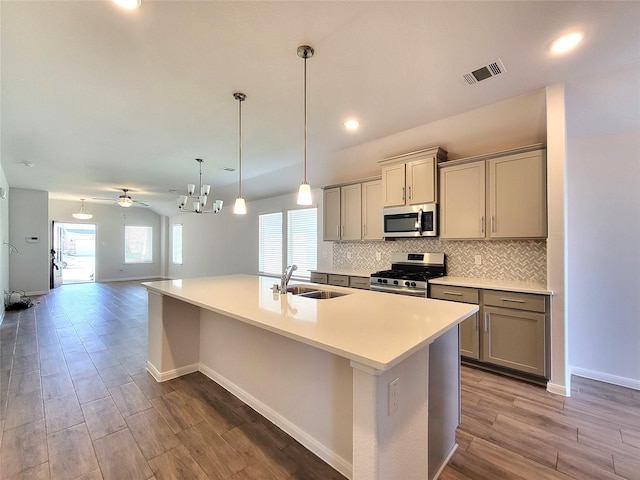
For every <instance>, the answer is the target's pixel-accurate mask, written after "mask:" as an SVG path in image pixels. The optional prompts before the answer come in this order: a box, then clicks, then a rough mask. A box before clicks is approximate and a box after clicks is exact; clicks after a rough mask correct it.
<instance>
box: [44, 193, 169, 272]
mask: <svg viewBox="0 0 640 480" xmlns="http://www.w3.org/2000/svg"><path fill="white" fill-rule="evenodd" d="M79 209H80V201H79V200H78V201H77V202H70V201H66V200H50V201H49V218H48V221H47V224H48V225H49V226H50V225H51V222H53V221H56V222H65V223H93V224H95V225H96V276H95V279H96V281H98V282H105V281H112V280H129V279H136V280H137V279H147V278H157V277H160V276H161V272H162V253H163V252H162V251H161V235H162V231H161V217H160V216H159V215H158V214H157V213H155V212H153V211H152V210H151V209H149V208H139V207H130V208H122V207H119V206H118V205H111V204H106V205H105V204H104V203H102V204H98V203H87V202H86V201H85V210H88V211H89V212H91V213H92V214H93V218H92V219H91V220H76V219H75V218H73V217H72V216H71V214H72V213H74V212H77V211H78V210H79ZM125 224H126V225H150V226H151V227H153V263H145V264H133V265H132V264H127V265H125V263H124V226H125ZM49 241H50V240H49ZM47 278H48V277H47Z"/></svg>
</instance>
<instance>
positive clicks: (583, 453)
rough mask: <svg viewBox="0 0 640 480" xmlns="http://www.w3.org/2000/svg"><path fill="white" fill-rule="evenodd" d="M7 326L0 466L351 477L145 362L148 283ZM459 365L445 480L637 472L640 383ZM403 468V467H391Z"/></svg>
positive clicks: (38, 475) (71, 301) (9, 476)
mask: <svg viewBox="0 0 640 480" xmlns="http://www.w3.org/2000/svg"><path fill="white" fill-rule="evenodd" d="M34 300H36V301H37V302H38V303H37V305H36V306H34V307H33V308H31V309H29V310H22V311H15V312H6V315H5V319H4V321H3V323H2V325H0V479H2V480H13V479H30V480H31V479H34V480H39V479H69V480H73V479H85V480H92V479H117V480H123V479H127V480H134V479H144V480H146V479H158V480H160V479H231V480H250V479H260V480H262V479H266V480H269V479H274V480H281V479H305V480H321V479H322V480H325V479H343V478H344V477H342V476H341V475H340V474H339V473H338V472H336V471H335V470H333V469H332V468H330V467H329V466H328V465H326V464H325V463H324V462H322V461H321V460H319V459H318V458H317V457H316V456H315V455H313V454H311V453H310V452H309V451H308V450H306V449H305V448H303V447H302V446H301V445H300V444H299V443H298V442H296V441H295V440H293V439H292V438H291V437H290V436H288V435H287V434H285V433H284V432H282V431H281V430H279V429H278V428H276V427H275V426H274V425H272V424H271V423H269V422H268V421H267V420H265V419H263V418H262V417H261V416H260V415H258V414H256V413H255V412H254V411H253V410H251V409H250V408H249V407H248V406H246V405H244V404H243V403H242V402H240V401H239V400H238V399H237V398H235V397H234V396H232V395H231V394H229V393H228V392H227V391H225V390H224V389H222V388H220V387H219V386H217V385H216V384H215V383H214V382H212V381H210V380H209V379H207V378H206V377H205V376H203V375H201V374H199V373H196V374H191V375H187V376H185V377H182V378H179V379H175V380H172V381H169V382H165V383H162V384H159V383H156V382H155V380H153V378H152V377H151V376H150V375H149V374H148V373H147V372H146V371H145V362H146V351H147V325H146V318H147V316H146V311H147V310H146V309H147V302H146V290H145V289H144V288H142V287H141V286H140V285H139V284H138V283H136V282H116V283H107V284H99V283H96V284H78V285H65V286H63V287H60V288H58V289H56V290H54V291H52V292H51V293H50V294H49V295H47V296H43V297H39V298H37V299H34ZM572 388H573V396H572V397H571V398H564V397H559V396H556V395H552V394H550V393H547V392H546V391H545V390H544V389H543V388H540V387H536V386H532V385H528V384H525V383H522V382H519V381H517V380H512V379H509V378H504V377H500V376H497V375H493V374H490V373H486V372H482V371H479V370H475V369H471V368H468V367H463V369H462V422H461V425H460V427H459V429H458V443H459V449H458V450H457V452H456V453H455V455H454V456H453V458H452V460H451V462H450V463H449V465H448V466H447V467H446V469H445V470H444V472H443V474H442V476H441V478H442V479H444V480H469V479H472V480H476V479H477V480H484V479H487V480H489V479H490V480H494V479H532V480H533V479H536V480H537V479H567V480H568V479H587V480H589V479H618V480H620V479H627V480H640V392H638V391H634V390H630V389H625V388H622V387H616V386H612V385H607V384H602V383H599V382H594V381H590V380H585V379H581V378H578V377H574V379H573V385H572ZM384 480H409V479H384Z"/></svg>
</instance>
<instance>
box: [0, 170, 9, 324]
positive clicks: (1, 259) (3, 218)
mask: <svg viewBox="0 0 640 480" xmlns="http://www.w3.org/2000/svg"><path fill="white" fill-rule="evenodd" d="M0 187H1V188H3V189H4V191H5V192H6V194H7V197H6V198H4V199H2V198H0V240H1V241H2V243H1V244H0V291H2V292H3V293H4V292H6V291H8V290H9V246H8V245H5V244H6V243H7V242H8V241H9V184H8V182H7V177H6V176H5V174H4V170H3V169H2V166H1V165H0ZM3 315H4V300H3V301H1V302H0V322H2V320H1V319H2V318H3Z"/></svg>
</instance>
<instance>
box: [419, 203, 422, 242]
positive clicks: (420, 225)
mask: <svg viewBox="0 0 640 480" xmlns="http://www.w3.org/2000/svg"><path fill="white" fill-rule="evenodd" d="M418 233H420V236H422V209H420V210H418Z"/></svg>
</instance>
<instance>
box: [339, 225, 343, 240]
mask: <svg viewBox="0 0 640 480" xmlns="http://www.w3.org/2000/svg"><path fill="white" fill-rule="evenodd" d="M342 237H344V225H340V238H342Z"/></svg>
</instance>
